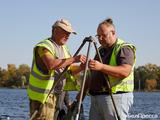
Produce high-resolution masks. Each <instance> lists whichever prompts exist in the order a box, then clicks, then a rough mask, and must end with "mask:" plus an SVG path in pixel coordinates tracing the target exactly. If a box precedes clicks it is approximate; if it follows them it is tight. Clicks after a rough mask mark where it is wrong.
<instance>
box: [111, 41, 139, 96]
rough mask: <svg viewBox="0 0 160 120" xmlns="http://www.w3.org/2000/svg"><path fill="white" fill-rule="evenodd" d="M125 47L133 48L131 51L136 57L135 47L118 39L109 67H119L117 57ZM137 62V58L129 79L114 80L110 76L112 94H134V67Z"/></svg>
mask: <svg viewBox="0 0 160 120" xmlns="http://www.w3.org/2000/svg"><path fill="white" fill-rule="evenodd" d="M123 46H129V47H131V49H132V50H133V52H134V55H135V47H134V46H133V45H132V44H128V43H125V42H124V41H123V40H121V39H118V40H117V43H116V46H115V47H114V49H113V51H112V55H111V58H110V62H109V65H112V66H117V62H116V57H117V54H118V52H119V51H120V49H121V48H122V47H123ZM135 61H136V58H135V59H134V64H133V67H132V71H131V73H130V74H129V76H128V77H126V78H124V79H117V78H114V77H112V76H109V75H108V78H109V81H110V83H111V89H112V93H116V92H117V91H124V92H132V91H133V89H134V65H135Z"/></svg>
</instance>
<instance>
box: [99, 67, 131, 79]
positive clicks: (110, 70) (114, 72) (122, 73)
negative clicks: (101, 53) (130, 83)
mask: <svg viewBox="0 0 160 120" xmlns="http://www.w3.org/2000/svg"><path fill="white" fill-rule="evenodd" d="M131 69H132V66H131V65H127V64H124V65H120V66H111V65H105V64H103V67H102V69H101V70H100V71H101V72H103V73H105V74H108V75H110V76H113V77H116V78H125V77H127V76H128V75H129V74H130V72H131Z"/></svg>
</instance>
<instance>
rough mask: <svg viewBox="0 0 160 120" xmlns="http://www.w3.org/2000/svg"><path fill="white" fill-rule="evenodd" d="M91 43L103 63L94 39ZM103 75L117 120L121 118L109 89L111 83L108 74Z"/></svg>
mask: <svg viewBox="0 0 160 120" xmlns="http://www.w3.org/2000/svg"><path fill="white" fill-rule="evenodd" d="M91 39H93V41H94V38H93V37H92V38H91ZM93 43H94V47H95V49H96V52H97V54H98V57H99V60H100V62H101V63H103V61H102V58H101V55H100V53H99V50H98V48H97V46H96V42H95V41H94V42H93ZM103 75H104V78H105V80H106V82H107V85H108V88H109V94H110V96H111V100H112V103H113V107H114V109H115V112H116V116H117V119H118V120H121V119H120V116H119V113H118V110H117V107H116V104H115V101H114V99H113V94H112V90H111V83H110V81H109V79H108V76H106V75H105V74H103Z"/></svg>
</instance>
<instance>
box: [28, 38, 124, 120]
mask: <svg viewBox="0 0 160 120" xmlns="http://www.w3.org/2000/svg"><path fill="white" fill-rule="evenodd" d="M86 42H89V44H88V49H87V59H86V65H85V71H84V75H83V81H82V85H81V89H80V99H79V102H78V111H77V114H76V120H78V119H79V115H80V110H81V104H82V98H83V92H84V86H85V81H86V77H87V69H88V62H89V54H90V48H91V43H93V44H94V47H95V50H96V52H97V55H98V57H99V60H100V62H101V63H102V58H101V56H100V53H99V50H98V48H97V46H96V42H95V40H94V38H93V37H92V36H90V37H86V38H85V39H84V40H83V42H82V44H81V45H80V47H79V48H78V50H77V51H76V53H75V54H74V55H73V57H75V56H77V55H78V53H79V52H80V50H81V49H82V48H83V46H84V45H85V43H86ZM68 67H69V66H67V67H66V68H65V69H64V71H63V72H62V73H61V74H60V76H59V78H58V80H57V82H56V83H55V84H54V85H53V86H52V89H51V90H50V92H49V93H48V96H47V98H46V101H47V99H48V97H49V96H50V95H51V94H52V92H53V91H54V89H55V87H56V86H57V84H58V83H59V82H60V81H61V78H63V77H64V75H65V73H66V72H67V70H68ZM103 75H104V78H105V80H106V82H107V85H108V88H109V94H110V96H111V100H112V103H113V107H114V109H115V113H116V119H117V120H121V119H120V117H119V114H118V110H117V107H116V105H115V101H114V99H113V95H112V91H111V85H110V81H109V80H108V78H107V76H106V75H105V74H103ZM40 107H42V105H41V106H40ZM37 113H38V110H36V111H35V112H34V113H33V114H32V116H31V118H30V120H32V119H33V118H34V117H35V115H36V114H37Z"/></svg>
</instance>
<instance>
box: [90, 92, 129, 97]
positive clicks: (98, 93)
mask: <svg viewBox="0 0 160 120" xmlns="http://www.w3.org/2000/svg"><path fill="white" fill-rule="evenodd" d="M123 93H128V92H124V91H117V92H116V93H113V94H123ZM89 94H90V95H92V96H96V95H109V91H105V92H94V91H89Z"/></svg>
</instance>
